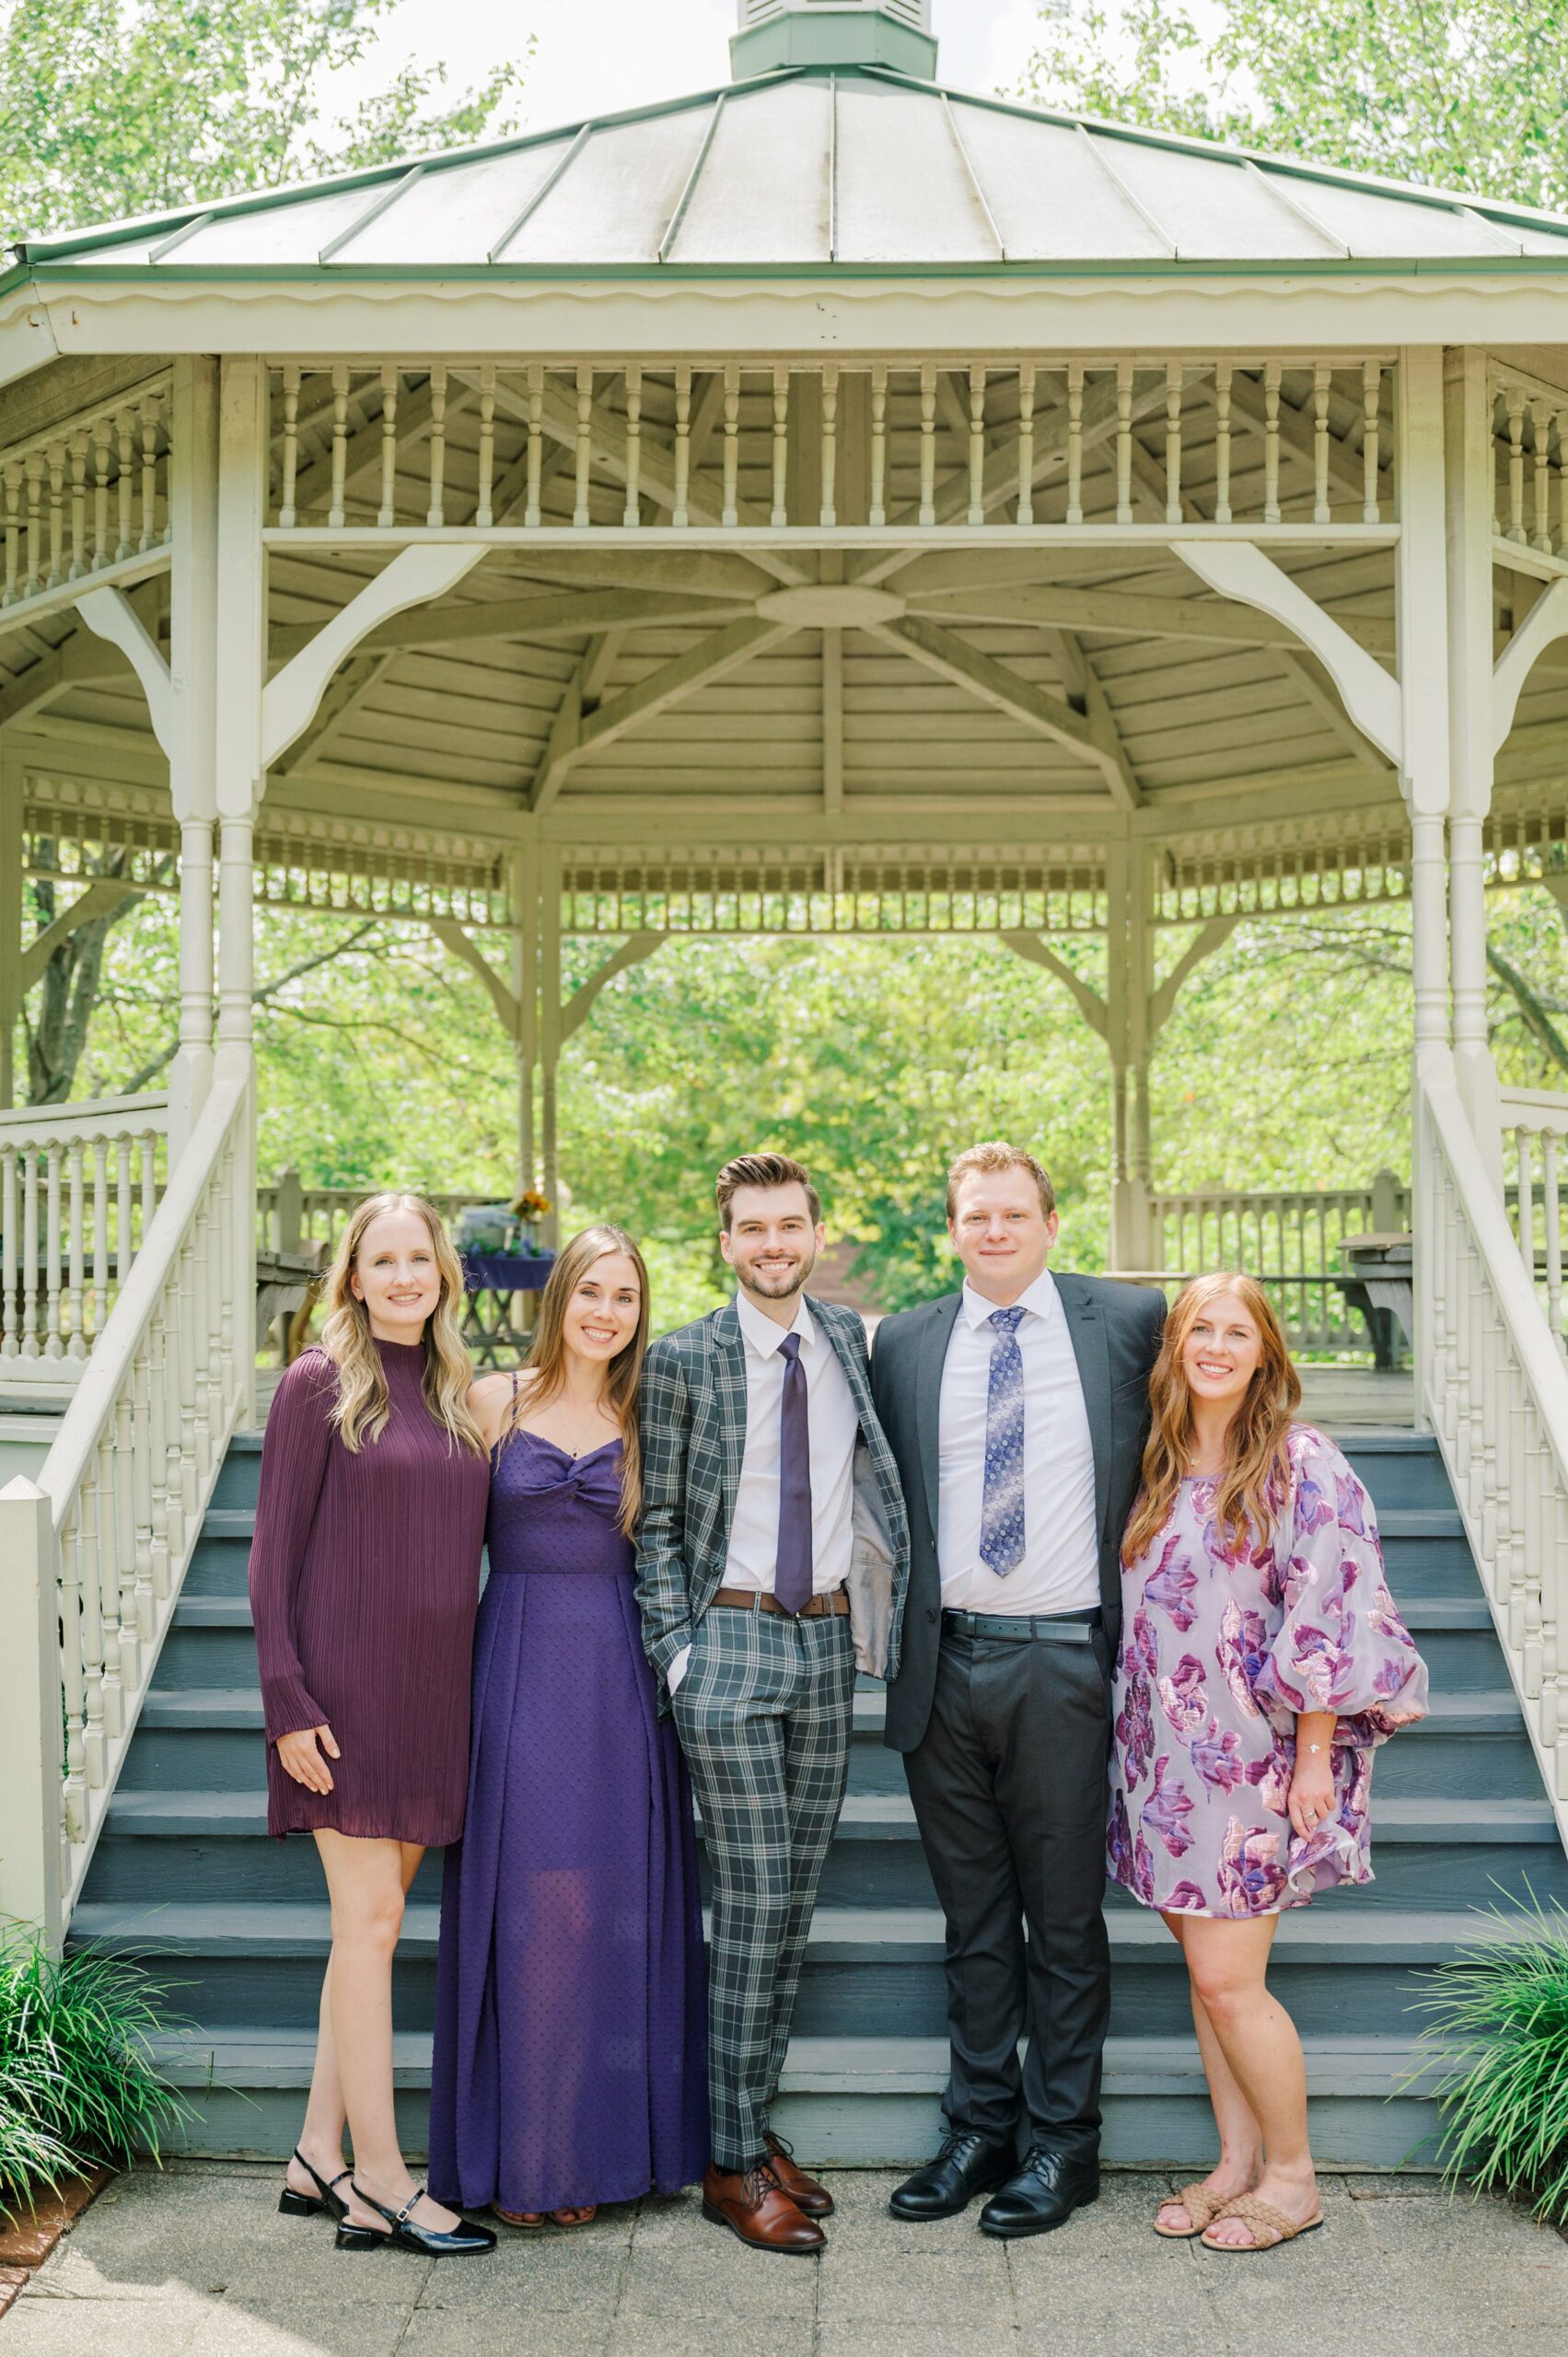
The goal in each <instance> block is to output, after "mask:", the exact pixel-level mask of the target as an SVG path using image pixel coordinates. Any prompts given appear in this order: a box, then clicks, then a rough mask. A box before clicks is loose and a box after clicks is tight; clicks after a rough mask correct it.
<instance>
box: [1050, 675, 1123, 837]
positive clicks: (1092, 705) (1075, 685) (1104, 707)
mask: <svg viewBox="0 0 1568 2357" xmlns="http://www.w3.org/2000/svg"><path fill="white" fill-rule="evenodd" d="M1047 635H1048V636H1049V637H1050V638H1051V640H1052V642H1053V644H1055V646H1056V649H1057V654H1058V658H1059V661H1060V663H1061V667H1062V680H1063V686H1064V688H1065V689H1066V691H1067V697H1068V701H1069V702H1071V703H1072V704H1073V705H1074V708H1076V707H1078V706H1080V705H1081V706H1082V709H1083V713H1084V716H1085V718H1086V720H1087V722H1088V724H1089V726H1090V728H1091V729H1092V730H1093V732H1094V738H1095V742H1096V744H1097V745H1098V748H1099V749H1100V752H1101V753H1102V755H1104V756H1105V757H1106V759H1107V760H1109V761H1112V762H1113V763H1114V764H1115V769H1116V777H1117V778H1119V779H1120V781H1121V784H1120V788H1118V785H1117V784H1116V780H1115V779H1112V778H1111V777H1110V772H1109V771H1108V772H1107V778H1108V782H1109V784H1110V787H1111V792H1112V795H1114V796H1115V799H1116V800H1117V801H1118V802H1120V803H1121V807H1122V808H1123V809H1125V810H1135V809H1137V807H1138V806H1139V804H1140V803H1141V802H1142V801H1143V799H1144V789H1143V787H1142V785H1141V784H1139V782H1138V774H1137V772H1136V771H1135V770H1134V769H1133V767H1132V762H1131V761H1129V760H1128V758H1127V749H1126V747H1125V746H1124V745H1123V744H1122V742H1121V729H1120V728H1119V727H1118V726H1117V725H1116V715H1115V714H1114V713H1113V712H1112V711H1111V709H1110V706H1109V703H1108V702H1107V701H1106V694H1105V690H1104V689H1103V688H1102V687H1101V686H1100V683H1099V680H1098V679H1097V678H1096V676H1095V667H1094V665H1093V664H1092V663H1091V662H1090V660H1089V658H1088V656H1087V655H1086V654H1085V652H1084V647H1083V642H1082V641H1081V640H1080V638H1079V637H1078V634H1077V633H1076V631H1072V630H1057V631H1051V632H1049V633H1047Z"/></svg>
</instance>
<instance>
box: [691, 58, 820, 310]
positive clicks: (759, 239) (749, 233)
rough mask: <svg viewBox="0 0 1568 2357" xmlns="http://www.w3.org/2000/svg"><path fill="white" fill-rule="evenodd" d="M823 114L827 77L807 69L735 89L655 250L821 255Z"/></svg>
mask: <svg viewBox="0 0 1568 2357" xmlns="http://www.w3.org/2000/svg"><path fill="white" fill-rule="evenodd" d="M831 119H832V118H831V104H830V92H829V88H828V85H827V83H826V82H824V81H821V80H819V79H818V78H817V77H815V76H811V77H803V78H802V79H800V80H798V81H788V82H779V83H775V84H774V85H773V86H772V87H771V88H763V89H759V90H749V91H738V92H737V93H736V95H735V96H734V97H733V98H731V99H730V100H729V102H728V103H727V105H726V108H725V110H724V112H723V114H722V116H721V117H720V120H719V123H718V127H717V129H716V131H715V133H714V144H713V145H712V147H711V148H710V149H709V151H708V155H707V158H706V161H705V163H704V165H703V170H702V173H701V175H700V176H699V178H698V181H697V185H696V187H695V188H694V189H693V191H692V192H691V203H690V204H689V205H688V206H687V208H686V217H685V219H684V220H683V221H682V223H681V225H680V229H679V235H678V236H677V238H676V239H675V242H674V244H673V245H672V246H671V247H670V248H669V250H668V252H667V254H666V257H665V259H666V260H667V261H676V262H730V263H745V262H754V263H755V264H756V265H757V267H758V268H759V269H766V268H767V266H768V264H769V263H770V262H813V261H820V262H825V261H827V260H828V257H829V235H830V230H829V220H830V212H831V203H830V189H829V178H828V159H829V154H830V147H831V131H830V125H831Z"/></svg>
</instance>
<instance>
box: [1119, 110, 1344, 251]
mask: <svg viewBox="0 0 1568 2357" xmlns="http://www.w3.org/2000/svg"><path fill="white" fill-rule="evenodd" d="M1089 141H1090V145H1092V146H1093V148H1094V151H1095V153H1096V155H1097V156H1098V157H1099V158H1100V160H1101V162H1102V163H1103V164H1104V165H1105V167H1106V169H1107V170H1108V171H1109V172H1110V173H1111V174H1113V175H1114V177H1115V178H1116V179H1117V180H1121V183H1122V185H1123V186H1124V187H1125V188H1126V189H1127V190H1128V191H1129V192H1130V193H1131V194H1132V197H1133V198H1134V199H1135V200H1136V201H1137V202H1138V203H1140V204H1142V205H1143V206H1144V210H1145V211H1146V212H1147V213H1148V214H1149V215H1150V216H1151V218H1152V219H1153V220H1154V222H1155V223H1156V225H1157V226H1158V227H1159V228H1161V229H1162V230H1164V231H1165V233H1166V235H1167V237H1168V238H1169V239H1170V242H1171V244H1172V246H1173V247H1174V248H1175V249H1176V254H1177V257H1178V259H1179V261H1211V260H1212V261H1235V260H1237V259H1238V258H1239V257H1241V256H1243V255H1245V256H1246V257H1247V259H1248V260H1249V261H1323V260H1324V259H1325V258H1326V257H1328V256H1330V255H1333V254H1335V253H1336V251H1337V249H1336V248H1335V246H1334V245H1333V244H1332V243H1331V242H1330V239H1329V238H1326V237H1323V236H1321V235H1320V234H1319V233H1318V231H1317V230H1315V229H1314V228H1313V227H1312V226H1311V224H1310V223H1309V222H1307V221H1305V220H1303V219H1302V217H1301V216H1300V215H1299V214H1297V213H1293V212H1292V211H1291V209H1290V207H1289V206H1288V204H1287V203H1285V202H1284V201H1283V199H1281V198H1280V197H1278V196H1276V195H1275V193H1274V192H1273V191H1272V189H1271V188H1270V186H1269V185H1268V182H1267V180H1265V179H1264V178H1263V176H1262V175H1261V174H1260V173H1257V172H1249V170H1248V169H1247V168H1246V165H1245V163H1244V162H1243V160H1242V158H1241V157H1239V156H1237V157H1230V156H1228V155H1225V154H1224V153H1222V152H1220V151H1218V150H1216V151H1215V153H1214V156H1213V157H1208V156H1193V155H1189V154H1185V153H1184V152H1183V151H1182V150H1181V149H1180V148H1177V147H1160V146H1156V145H1153V144H1152V143H1149V142H1145V141H1143V140H1139V139H1121V138H1111V137H1107V136H1106V135H1105V134H1103V133H1098V132H1094V131H1091V132H1090V133H1089ZM1303 193H1304V195H1305V196H1306V197H1307V202H1308V203H1310V201H1311V197H1312V196H1314V195H1316V193H1317V190H1316V187H1315V186H1314V188H1312V189H1311V190H1310V191H1306V190H1304V192H1303Z"/></svg>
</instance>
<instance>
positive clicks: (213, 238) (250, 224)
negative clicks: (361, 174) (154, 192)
mask: <svg viewBox="0 0 1568 2357" xmlns="http://www.w3.org/2000/svg"><path fill="white" fill-rule="evenodd" d="M376 194H377V192H376V190H375V189H374V188H340V189H334V190H333V191H332V192H331V193H330V194H328V195H324V196H305V197H296V199H295V201H294V203H291V204H286V203H278V204H276V205H271V204H267V205H257V206H256V207H255V209H254V210H253V211H251V212H248V213H217V214H215V215H214V216H213V218H212V220H211V221H210V222H209V223H208V224H207V226H206V227H205V228H204V229H198V230H197V231H196V232H195V234H194V236H192V237H189V238H183V239H182V240H181V242H180V245H179V246H177V247H176V249H175V250H174V251H173V252H172V253H171V254H170V255H169V258H168V266H169V268H170V269H171V270H172V269H175V268H179V269H180V270H200V269H203V268H204V267H206V266H207V265H208V264H212V265H213V266H214V267H215V268H217V269H220V270H228V269H232V268H233V267H234V265H235V264H236V263H237V262H250V263H251V264H253V265H261V264H265V263H275V262H296V263H299V264H301V265H303V266H304V267H305V268H307V269H308V268H309V267H310V265H311V264H312V263H314V261H316V258H317V256H318V254H319V252H320V250H321V249H322V247H323V246H324V245H326V244H328V243H329V242H330V240H331V238H335V237H337V236H339V235H340V234H341V232H342V231H343V230H344V229H347V228H349V227H351V226H352V225H353V224H354V222H355V221H357V220H359V219H361V218H362V216H363V215H365V214H366V213H367V212H368V211H369V209H370V206H371V205H372V204H373V203H374V202H375V200H376ZM120 258H121V257H120V256H119V255H118V254H117V255H116V256H115V257H114V259H115V260H119V259H120ZM156 266H157V265H156V264H155V267H156Z"/></svg>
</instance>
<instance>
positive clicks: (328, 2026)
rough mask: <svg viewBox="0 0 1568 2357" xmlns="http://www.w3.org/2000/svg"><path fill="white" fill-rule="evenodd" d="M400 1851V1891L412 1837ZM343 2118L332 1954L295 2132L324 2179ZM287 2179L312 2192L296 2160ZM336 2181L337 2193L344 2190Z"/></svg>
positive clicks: (415, 1860)
mask: <svg viewBox="0 0 1568 2357" xmlns="http://www.w3.org/2000/svg"><path fill="white" fill-rule="evenodd" d="M398 1847H399V1849H400V1850H401V1852H402V1860H401V1876H402V1887H403V1890H404V1893H405V1895H406V1893H407V1891H408V1888H409V1886H410V1885H411V1883H412V1881H413V1878H414V1876H415V1875H416V1874H417V1873H418V1872H419V1862H420V1860H421V1858H422V1857H423V1856H424V1851H423V1850H420V1849H418V1848H416V1847H415V1846H414V1844H413V1843H412V1842H400V1843H399V1844H398ZM347 2124H348V2111H347V2107H346V2106H345V2105H344V2102H343V2080H342V2078H341V2076H340V2075H339V2072H338V2050H337V2047H336V2045H335V2043H334V2041H333V2038H332V1959H331V1955H329V1956H328V1957H327V1969H326V1971H325V1972H324V1973H323V1974H322V1976H321V2003H320V2010H319V2017H318V2020H317V2026H316V2065H315V2068H314V2070H313V2071H312V2072H311V2074H310V2095H309V2098H308V2102H307V2104H306V2107H305V2125H304V2127H303V2128H302V2129H301V2130H300V2132H299V2150H300V2151H301V2152H302V2153H303V2154H304V2155H305V2157H306V2159H307V2160H308V2162H309V2163H310V2165H311V2167H313V2168H314V2169H315V2170H316V2171H317V2173H318V2175H319V2176H320V2177H324V2178H325V2179H326V2181H327V2183H328V2184H329V2185H330V2184H331V2181H332V2179H333V2178H334V2177H336V2176H337V2174H338V2172H339V2170H340V2169H341V2168H342V2167H343V2130H344V2128H345V2127H346V2126H347ZM287 2181H288V2183H289V2185H290V2186H291V2187H292V2188H293V2189H294V2190H295V2192H296V2193H314V2192H316V2190H317V2186H316V2181H315V2178H314V2177H311V2176H310V2174H309V2171H308V2170H306V2169H302V2168H301V2167H300V2165H299V2163H298V2162H297V2161H296V2160H291V2161H290V2162H289V2165H288V2178H287ZM347 2190H348V2189H347V2187H346V2186H340V2187H339V2188H338V2191H339V2193H340V2194H346V2193H347Z"/></svg>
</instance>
